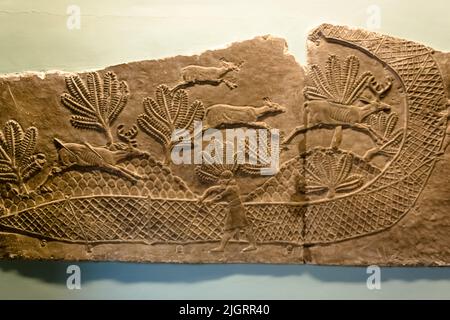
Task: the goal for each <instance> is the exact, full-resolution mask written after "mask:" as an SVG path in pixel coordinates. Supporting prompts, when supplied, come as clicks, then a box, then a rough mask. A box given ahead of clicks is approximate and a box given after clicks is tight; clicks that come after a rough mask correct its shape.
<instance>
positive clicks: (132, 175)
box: [105, 165, 142, 183]
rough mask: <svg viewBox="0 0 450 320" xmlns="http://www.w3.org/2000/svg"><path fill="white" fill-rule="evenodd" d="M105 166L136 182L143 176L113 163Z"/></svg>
mask: <svg viewBox="0 0 450 320" xmlns="http://www.w3.org/2000/svg"><path fill="white" fill-rule="evenodd" d="M105 168H106V169H108V170H110V171H111V172H113V173H116V174H118V175H121V176H123V177H125V178H126V179H128V180H130V181H132V182H134V183H135V182H137V181H138V180H139V179H142V177H141V176H140V175H138V174H137V173H135V172H132V171H130V170H128V169H126V168H122V167H118V166H113V165H107V166H106V167H105Z"/></svg>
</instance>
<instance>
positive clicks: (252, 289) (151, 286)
mask: <svg viewBox="0 0 450 320" xmlns="http://www.w3.org/2000/svg"><path fill="white" fill-rule="evenodd" d="M69 5H78V6H79V8H80V10H81V25H80V29H76V30H69V29H68V28H67V27H66V22H67V19H68V16H67V14H66V11H67V7H68V6H69ZM371 5H376V6H377V8H379V10H380V11H379V12H380V20H379V22H380V23H379V28H378V29H377V30H378V31H380V32H383V33H389V34H392V35H395V36H399V37H403V38H408V39H411V40H416V41H419V42H422V43H425V44H427V45H429V46H431V47H433V48H435V49H437V50H442V51H450V37H449V30H450V19H449V16H448V12H449V10H450V3H449V2H448V1H446V0H442V1H438V0H428V1H422V0H414V1H411V0H402V1H400V0H397V1H392V0H391V1H387V0H371V1H367V0H362V1H352V0H346V1H332V0H329V1H324V0H319V1H308V2H306V1H296V0H291V1H288V0H284V1H281V0H278V1H268V0H252V1H242V0H228V1H213V0H195V1H182V0H153V1H152V0H148V1H143V0H119V1H114V2H112V1H106V0H101V1H88V0H83V1H82V0H71V1H67V0H53V1H50V0H38V1H36V0H35V1H32V2H31V1H25V0H20V1H18V0H0V73H8V72H20V71H26V70H34V71H45V70H54V69H62V70H66V71H82V70H86V69H96V68H102V67H104V66H107V65H111V64H117V63H122V62H127V61H134V60H142V59H154V58H161V57H166V56H171V55H176V54H184V55H189V54H192V53H199V52H201V51H203V50H206V49H211V48H216V47H223V46H224V45H226V44H227V43H229V42H232V41H237V40H244V39H249V38H253V37H254V36H257V35H264V34H273V35H276V36H281V37H284V38H286V39H287V41H288V43H289V47H290V51H291V53H293V54H294V55H295V56H296V57H297V59H298V61H299V62H300V63H304V61H305V38H306V33H307V31H308V30H310V29H311V28H312V27H314V26H316V25H318V24H320V23H322V22H331V23H340V24H347V25H351V26H357V27H364V28H369V27H371V28H374V27H377V23H376V21H375V24H374V23H373V22H374V20H373V19H371V17H373V16H371V14H370V11H371V10H370V9H368V8H370V6H371ZM372 12H373V11H372ZM0 112H1V109H0ZM68 265H69V263H60V262H53V263H50V262H16V261H14V262H0V298H1V299H8V298H59V299H67V298H77V299H80V298H88V299H91V298H134V299H145V298H149V299H157V298H160V299H170V298H173V299H202V298H203V299H208V298H222V299H233V298H234V299H241V298H242V299H245V298H248V299H250V298H252V299H272V298H273V299H290V298H292V299H307V298H343V299H347V298H348V299H350V298H368V299H380V298H385V299H392V298H435V299H439V298H446V299H449V298H450V269H449V268H382V274H381V278H382V284H381V290H368V289H367V287H366V279H367V274H366V269H365V268H353V267H320V266H294V265H290V266H285V265H170V264H148V265H144V264H129V263H80V264H79V265H80V267H81V272H82V274H81V275H82V288H81V290H68V289H67V288H66V277H67V275H66V268H67V266H68Z"/></svg>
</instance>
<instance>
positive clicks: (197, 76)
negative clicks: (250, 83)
mask: <svg viewBox="0 0 450 320" xmlns="http://www.w3.org/2000/svg"><path fill="white" fill-rule="evenodd" d="M220 63H221V66H220V67H204V66H198V65H189V66H186V67H184V68H182V69H181V79H182V81H181V82H180V83H179V84H177V85H176V86H175V87H173V88H172V89H171V92H175V91H177V90H178V89H183V88H186V87H190V86H193V85H196V84H211V85H215V86H217V85H219V84H221V83H225V84H226V85H227V86H228V88H230V89H235V88H236V87H237V84H236V83H234V82H231V81H229V80H226V79H225V78H224V77H225V76H226V75H227V74H228V73H230V72H232V71H235V72H239V71H240V70H241V69H240V67H241V66H242V64H243V62H241V63H238V64H235V63H233V62H229V61H226V60H225V59H224V58H221V59H220Z"/></svg>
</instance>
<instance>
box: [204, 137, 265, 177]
mask: <svg viewBox="0 0 450 320" xmlns="http://www.w3.org/2000/svg"><path fill="white" fill-rule="evenodd" d="M269 141H270V140H269ZM215 143H217V144H218V145H217V146H216V148H219V149H221V150H222V151H223V152H222V154H221V155H216V154H215V150H217V149H214V151H213V152H212V153H211V154H210V153H208V152H205V151H204V152H203V153H202V154H203V161H202V164H201V165H198V166H196V167H195V173H196V175H197V177H198V178H199V179H200V181H202V182H205V183H215V182H216V181H217V180H218V179H219V177H220V175H221V174H222V173H223V172H225V171H230V172H232V173H233V174H234V175H237V174H245V175H249V176H256V175H261V170H263V169H268V168H269V167H270V165H271V161H272V159H271V157H272V156H271V152H272V147H271V143H270V142H269V143H267V144H266V145H265V146H261V145H255V144H254V143H249V141H248V139H247V140H246V141H245V144H244V146H243V148H242V150H235V152H234V153H233V154H232V156H229V155H228V154H227V153H226V151H227V150H234V146H233V144H232V143H230V142H228V141H227V142H225V143H222V142H219V141H217V142H215ZM264 147H265V150H262V148H264Z"/></svg>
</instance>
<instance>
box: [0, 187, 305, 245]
mask: <svg viewBox="0 0 450 320" xmlns="http://www.w3.org/2000/svg"><path fill="white" fill-rule="evenodd" d="M246 210H247V217H248V219H249V221H250V224H251V226H252V228H253V230H254V233H255V237H256V240H257V241H259V242H296V243H297V242H300V241H301V239H300V235H301V229H302V214H304V211H305V209H301V208H298V207H293V206H289V205H284V206H283V205H281V206H279V205H264V204H247V205H246ZM225 214H226V208H225V206H224V205H222V204H213V205H203V206H199V204H198V203H197V202H196V201H189V200H170V199H151V198H143V197H128V196H122V197H115V196H92V197H79V198H69V199H63V200H59V201H54V202H51V203H48V204H42V205H39V206H36V207H33V208H30V209H27V210H24V211H21V212H19V213H17V214H14V215H10V216H6V217H2V218H1V220H0V224H1V225H3V226H4V227H7V228H11V229H14V230H16V231H18V232H21V233H25V234H32V235H38V236H40V237H44V238H47V239H53V240H59V241H69V242H84V243H91V242H94V243H95V242H120V241H142V242H146V243H171V242H197V241H216V240H219V239H220V238H221V236H222V228H223V221H224V219H225Z"/></svg>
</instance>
